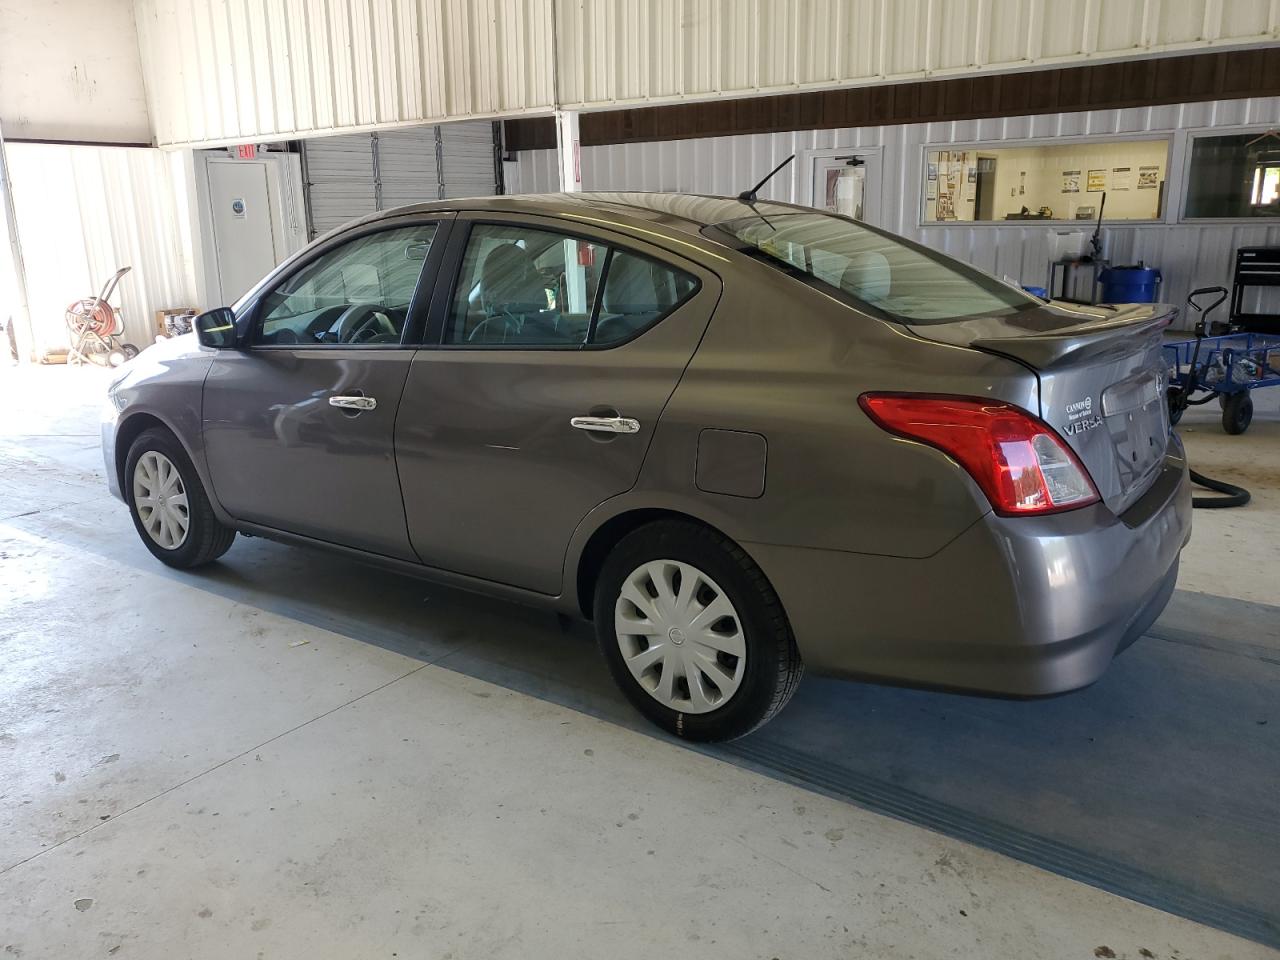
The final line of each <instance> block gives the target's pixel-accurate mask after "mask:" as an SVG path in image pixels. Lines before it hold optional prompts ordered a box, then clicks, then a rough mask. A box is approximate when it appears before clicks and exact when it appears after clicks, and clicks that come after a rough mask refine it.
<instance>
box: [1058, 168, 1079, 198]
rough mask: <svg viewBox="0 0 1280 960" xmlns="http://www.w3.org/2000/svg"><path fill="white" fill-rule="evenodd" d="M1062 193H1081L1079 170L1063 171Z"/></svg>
mask: <svg viewBox="0 0 1280 960" xmlns="http://www.w3.org/2000/svg"><path fill="white" fill-rule="evenodd" d="M1062 192H1063V193H1079V192H1080V171H1079V170H1063V171H1062Z"/></svg>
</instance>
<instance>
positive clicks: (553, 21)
mask: <svg viewBox="0 0 1280 960" xmlns="http://www.w3.org/2000/svg"><path fill="white" fill-rule="evenodd" d="M134 11H135V19H136V21H137V26H138V42H139V48H140V49H141V51H142V64H143V71H144V74H145V78H146V87H147V95H148V101H149V106H150V113H151V118H152V125H153V127H154V130H155V139H156V142H157V143H158V144H160V145H162V146H166V145H168V146H175V145H213V144H224V143H230V142H235V141H238V140H239V141H244V140H254V139H257V140H261V139H281V138H284V137H288V136H310V135H317V134H325V133H338V132H353V131H357V130H372V129H378V128H385V127H391V126H397V125H406V124H414V123H424V122H427V123H435V122H441V121H444V120H457V119H464V118H478V117H493V116H514V115H518V114H521V113H548V112H550V111H551V110H553V109H555V108H557V107H560V108H563V109H578V108H583V107H603V106H608V105H613V104H634V103H664V102H673V101H678V100H686V99H703V100H705V99H709V98H713V97H716V96H720V95H749V94H757V93H777V92H786V91H793V90H806V89H821V88H830V87H841V86H850V85H856V84H872V83H884V82H889V81H900V80H907V79H913V78H919V77H941V76H950V75H955V74H959V73H981V72H991V71H1007V70H1016V69H1021V68H1027V67H1043V66H1048V65H1058V64H1065V63H1077V62H1088V61H1092V60H1105V59H1117V58H1123V57H1135V56H1141V55H1145V54H1150V53H1159V52H1173V51H1183V50H1190V49H1204V48H1213V47H1219V46H1230V45H1239V44H1259V43H1265V42H1272V41H1275V40H1276V39H1280V4H1278V3H1275V2H1270V0H589V2H583V0H253V2H239V0H135V8H134Z"/></svg>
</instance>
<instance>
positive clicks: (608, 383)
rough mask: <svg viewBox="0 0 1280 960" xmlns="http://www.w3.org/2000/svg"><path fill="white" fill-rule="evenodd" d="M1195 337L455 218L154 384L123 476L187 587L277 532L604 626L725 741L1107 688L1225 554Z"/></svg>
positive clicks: (1014, 293)
mask: <svg viewBox="0 0 1280 960" xmlns="http://www.w3.org/2000/svg"><path fill="white" fill-rule="evenodd" d="M1170 316H1171V314H1170V311H1169V310H1168V308H1164V307H1159V306H1154V307H1153V306H1151V305H1141V306H1120V307H1076V306H1068V305H1062V304H1056V303H1052V304H1046V303H1044V302H1043V301H1041V300H1038V299H1036V298H1035V297H1032V296H1030V295H1028V294H1026V293H1024V292H1022V291H1021V290H1018V289H1016V288H1014V287H1012V286H1010V285H1007V284H1005V283H1002V282H1000V281H998V280H996V279H994V278H992V277H990V276H988V275H986V274H984V273H982V272H980V271H978V270H975V269H973V268H971V267H969V266H966V265H965V264H962V263H959V262H957V261H955V260H952V259H950V258H949V257H946V256H943V255H942V254H939V253H937V252H935V251H932V250H929V249H927V248H925V247H922V246H919V245H918V244H915V243H911V242H908V241H906V240H903V239H901V238H899V237H896V236H893V235H891V234H888V233H885V232H884V231H882V230H878V229H876V228H874V227H871V226H868V225H866V224H863V223H860V222H857V221H854V220H850V219H846V218H843V217H840V216H835V215H831V214H826V213H820V212H817V211H814V210H812V209H808V208H803V207H795V206H790V205H786V204H780V203H771V202H749V201H744V200H742V199H728V198H719V197H699V196H680V195H669V194H572V195H564V196H542V197H493V198H487V199H482V200H467V201H461V202H458V201H453V202H441V203H428V204H421V205H416V206H410V207H402V208H400V209H397V210H392V211H387V212H384V213H380V214H377V215H375V216H372V217H368V218H365V219H363V220H360V221H357V222H355V223H352V224H349V225H348V226H346V227H343V228H341V229H340V230H338V231H336V232H334V233H330V234H329V235H327V236H325V237H323V238H321V239H319V240H317V241H316V242H315V243H313V244H311V245H310V246H309V247H307V248H306V249H305V250H303V251H301V252H300V253H299V254H297V255H296V256H294V257H293V258H292V259H291V260H289V261H288V262H286V263H285V264H283V265H282V266H280V267H279V268H278V269H276V270H275V271H274V272H273V273H272V274H271V275H270V276H268V277H267V278H266V279H265V280H263V281H262V282H261V283H260V284H259V285H258V286H257V287H255V288H254V289H253V290H251V291H250V292H249V293H248V294H246V295H245V296H244V297H243V298H242V299H241V300H240V301H239V302H238V303H237V304H236V305H235V306H234V308H221V309H217V310H213V311H210V312H209V313H206V314H204V315H202V316H201V317H199V318H198V319H197V322H196V328H197V330H196V333H195V334H194V335H192V336H184V337H178V338H175V339H173V340H170V341H167V342H162V343H161V344H158V345H157V346H154V347H152V348H150V349H148V350H147V351H145V352H144V353H143V354H142V355H141V356H140V357H138V358H137V359H136V360H134V361H132V362H131V363H130V364H128V365H127V366H126V368H125V369H124V371H123V373H122V376H121V378H120V379H119V380H118V381H117V382H116V383H114V384H113V386H112V388H111V391H110V403H109V405H108V408H107V414H106V419H105V422H104V424H103V432H102V438H103V450H104V454H105V456H106V464H107V473H108V476H109V478H110V484H111V488H112V491H113V492H114V493H115V494H116V495H117V496H119V497H121V499H123V500H124V501H125V502H126V503H127V504H128V505H129V509H130V510H131V512H132V514H133V520H134V524H135V526H136V527H137V530H138V533H139V535H140V536H141V538H142V542H143V543H144V544H145V545H146V546H147V548H148V549H149V550H150V551H151V552H152V553H153V554H155V556H156V557H158V558H159V559H160V560H161V561H163V562H164V563H167V564H169V565H171V566H175V567H194V566H197V565H199V564H203V563H208V562H209V561H211V560H213V559H215V558H217V557H219V556H221V555H222V554H223V553H224V552H225V551H226V550H227V548H228V547H230V546H231V542H232V540H233V539H234V538H235V535H236V533H237V531H239V532H243V533H248V534H253V535H255V536H265V537H273V538H276V539H280V540H284V541H288V542H294V543H301V544H314V545H318V546H324V547H328V548H331V549H334V550H338V551H341V552H342V553H344V554H346V555H348V556H350V557H352V558H353V559H359V560H366V561H375V562H378V563H382V564H385V565H387V566H390V567H392V568H394V569H396V570H400V571H403V572H406V573H410V574H417V575H420V576H425V577H430V578H434V579H438V580H442V581H444V582H446V583H452V584H456V585H459V586H463V587H466V588H469V589H473V590H482V591H488V592H491V593H493V594H496V595H500V596H505V597H508V598H513V599H517V600H521V601H524V602H532V603H538V604H543V605H546V606H548V607H551V608H553V609H556V610H559V611H562V612H564V613H569V614H576V615H581V616H584V617H587V618H589V619H591V620H593V621H594V624H595V629H596V631H597V633H598V636H599V641H600V646H601V649H602V650H603V652H604V656H605V657H606V659H607V661H608V663H609V667H610V669H611V670H612V673H613V676H614V678H615V679H616V680H617V682H618V683H619V685H620V686H621V687H622V689H623V691H624V692H625V694H626V695H627V697H628V698H629V699H630V700H631V701H632V703H633V704H634V705H635V706H636V707H637V708H638V709H639V710H640V711H641V712H643V713H644V714H645V715H647V716H648V717H649V718H650V719H651V720H653V721H654V722H656V723H657V724H659V725H661V726H662V727H665V728H666V729H667V730H669V731H672V732H674V733H676V734H679V735H680V736H684V737H689V738H691V739H698V740H717V739H725V738H729V737H735V736H740V735H742V734H744V733H747V732H748V731H750V730H752V729H753V728H755V727H757V726H758V725H759V724H761V723H763V722H764V721H766V720H768V719H769V718H770V717H771V716H772V715H773V714H775V713H776V712H777V711H778V710H780V709H781V708H782V707H783V705H784V704H786V702H787V700H788V699H789V698H790V697H791V695H792V694H793V693H794V692H795V689H796V685H797V683H798V682H799V680H800V676H801V672H802V670H803V668H804V667H805V666H807V667H809V668H810V669H812V670H816V671H819V672H821V673H829V674H837V675H841V676H847V677H855V678H863V679H873V680H883V681H891V682H895V683H908V684H919V685H927V686H933V687H943V688H950V689H955V690H967V691H975V692H985V693H995V694H1003V695H1012V696H1036V695H1043V694H1052V693H1059V692H1062V691H1067V690H1071V689H1074V688H1078V687H1082V686H1084V685H1086V684H1089V683H1091V682H1092V681H1094V680H1095V679H1097V678H1098V676H1099V675H1100V674H1101V673H1102V672H1103V670H1105V669H1106V667H1107V664H1108V663H1109V662H1110V660H1111V659H1112V657H1113V656H1114V655H1115V654H1116V653H1117V652H1118V651H1119V650H1121V649H1122V648H1123V647H1125V646H1126V645H1127V644H1128V643H1130V642H1131V641H1132V640H1134V639H1135V638H1136V637H1137V636H1138V635H1139V634H1140V633H1142V631H1143V630H1145V629H1146V627H1147V626H1148V625H1149V624H1150V623H1151V622H1152V621H1153V620H1154V619H1155V618H1156V616H1157V615H1158V614H1159V613H1160V611H1161V609H1162V608H1163V607H1164V605H1165V603H1166V602H1167V601H1168V599H1169V596H1170V594H1171V592H1172V590H1173V586H1174V581H1175V579H1176V577H1177V571H1178V556H1179V552H1180V551H1181V549H1182V547H1183V545H1184V544H1185V543H1186V542H1187V538H1188V536H1189V535H1190V529H1191V496H1190V487H1189V481H1188V476H1187V464H1186V459H1185V456H1184V454H1183V450H1182V448H1181V446H1180V444H1179V441H1178V440H1177V438H1176V437H1175V436H1174V435H1172V434H1171V433H1170V430H1169V421H1168V412H1167V408H1166V404H1165V390H1164V386H1165V384H1164V379H1165V372H1164V370H1163V366H1162V363H1161V360H1160V341H1161V330H1162V328H1164V327H1165V326H1166V325H1167V324H1168V323H1169V320H1170Z"/></svg>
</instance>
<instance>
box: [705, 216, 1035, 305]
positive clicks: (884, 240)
mask: <svg viewBox="0 0 1280 960" xmlns="http://www.w3.org/2000/svg"><path fill="white" fill-rule="evenodd" d="M708 229H709V230H712V231H715V232H717V233H720V234H722V235H727V238H728V239H729V240H730V242H731V243H732V244H733V245H734V246H735V247H737V248H738V249H740V250H743V251H745V252H748V253H752V254H754V255H756V256H758V257H759V258H760V259H762V260H764V261H765V262H766V263H771V264H773V265H774V266H777V267H779V268H780V269H785V270H788V271H789V272H792V273H794V274H796V275H798V276H800V278H801V279H806V280H808V279H812V280H816V281H818V282H819V283H822V284H826V285H828V286H831V287H834V288H835V289H836V290H838V291H839V292H840V293H841V294H843V295H845V296H847V297H850V298H852V299H853V300H855V301H857V302H858V304H859V305H863V306H867V307H870V308H871V309H872V310H873V311H874V312H877V313H880V314H884V315H886V316H887V317H888V318H889V319H892V320H898V321H901V322H905V323H942V322H946V321H948V320H958V319H961V318H964V317H975V316H998V315H1002V314H1008V313H1012V312H1014V311H1017V310H1026V309H1031V308H1033V307H1037V306H1040V305H1041V304H1040V301H1039V300H1037V299H1035V298H1034V297H1032V296H1030V295H1029V294H1027V293H1025V292H1023V291H1022V290H1019V289H1018V288H1017V287H1014V286H1012V285H1010V284H1007V283H1004V282H1002V281H1000V280H997V279H996V278H995V277H992V276H990V275H988V274H985V273H983V272H982V271H980V270H975V269H974V268H973V267H970V266H969V265H968V264H964V263H961V262H960V261H959V260H953V259H952V258H951V257H948V256H945V255H944V254H941V253H937V252H936V251H933V250H930V249H929V248H927V247H923V246H921V245H919V244H916V243H912V242H910V241H909V240H905V239H903V238H901V237H896V236H894V235H893V234H889V233H885V232H883V231H880V230H876V229H874V228H871V227H868V226H866V225H865V224H861V223H857V222H855V221H853V220H848V219H846V218H843V217H834V216H830V215H828V214H822V213H784V214H772V213H771V214H769V216H768V219H766V218H765V217H763V216H755V217H743V218H741V219H738V220H730V221H728V222H726V223H721V224H717V225H716V226H714V227H711V228H708Z"/></svg>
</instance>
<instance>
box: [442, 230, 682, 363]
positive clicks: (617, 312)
mask: <svg viewBox="0 0 1280 960" xmlns="http://www.w3.org/2000/svg"><path fill="white" fill-rule="evenodd" d="M697 285H698V284H697V280H696V279H695V278H694V277H693V276H691V275H690V274H687V273H685V272H684V271H681V270H677V269H676V268H674V267H671V266H670V265H668V264H664V263H660V262H658V261H656V260H651V259H649V258H648V257H642V256H640V255H638V254H634V253H631V252H629V251H625V250H621V249H618V248H614V247H610V246H609V245H607V244H604V243H601V242H599V241H596V240H586V239H583V238H580V237H570V236H566V235H565V234H562V233H557V232H555V231H552V230H540V229H531V228H529V227H522V226H515V225H512V224H477V225H476V226H475V227H474V228H473V229H472V230H471V235H470V236H469V237H468V239H467V248H466V252H465V254H464V255H463V261H462V272H461V274H460V276H459V278H458V285H457V288H456V289H455V291H454V297H453V305H452V308H451V310H450V314H449V321H448V324H447V326H446V328H445V342H446V343H450V344H455V345H461V346H466V345H471V346H507V347H511V348H521V347H561V348H567V349H572V348H580V347H584V346H587V345H606V344H613V343H619V342H622V341H624V340H629V339H631V338H632V337H633V336H636V335H638V334H640V333H641V332H643V331H644V330H646V329H648V328H649V327H650V326H652V325H653V324H654V323H656V322H657V321H658V320H660V319H662V317H664V316H665V315H666V314H668V313H670V312H671V311H672V310H673V309H675V308H676V307H677V306H679V305H680V304H681V303H683V302H684V301H685V300H686V299H688V298H689V297H690V296H691V295H692V294H693V292H694V291H695V290H696V289H697Z"/></svg>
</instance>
